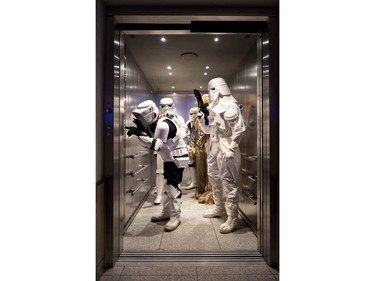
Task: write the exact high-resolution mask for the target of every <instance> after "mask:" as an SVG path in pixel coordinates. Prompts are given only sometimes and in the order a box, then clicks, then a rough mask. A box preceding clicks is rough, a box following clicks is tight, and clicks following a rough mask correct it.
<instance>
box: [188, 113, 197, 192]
mask: <svg viewBox="0 0 375 281" xmlns="http://www.w3.org/2000/svg"><path fill="white" fill-rule="evenodd" d="M197 113H198V107H192V108H190V110H189V120H188V121H187V122H186V126H185V128H186V138H185V142H186V144H188V145H189V147H190V148H191V151H189V158H190V160H189V172H190V180H191V183H190V185H188V186H187V187H186V188H185V189H187V190H189V189H193V188H196V187H197V173H196V170H195V157H194V154H195V151H194V149H193V148H194V146H195V145H196V143H197V141H198V139H199V131H198V130H197V129H196V127H195V126H194V122H195V119H196V118H197Z"/></svg>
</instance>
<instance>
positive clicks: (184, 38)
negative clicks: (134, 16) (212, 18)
mask: <svg viewBox="0 0 375 281" xmlns="http://www.w3.org/2000/svg"><path fill="white" fill-rule="evenodd" d="M162 38H165V40H166V41H165V42H163V41H161V39H162ZM216 39H218V41H216ZM115 44H116V45H118V46H117V47H116V46H115V50H117V51H118V54H117V56H116V55H115V70H114V76H115V78H117V77H118V85H117V87H118V89H119V100H120V102H119V111H118V112H120V113H123V114H122V115H121V114H120V122H121V124H122V125H121V126H122V127H124V126H131V125H132V116H131V111H132V109H134V107H135V106H136V105H137V104H138V103H140V102H142V101H143V100H145V99H151V100H153V101H155V103H156V104H157V105H158V104H159V101H160V99H161V98H163V97H171V98H172V99H173V100H174V101H175V104H176V108H177V114H179V115H181V116H183V118H184V119H185V121H187V118H188V112H189V109H190V108H191V107H193V106H196V101H195V98H194V95H193V89H199V90H200V91H201V93H202V94H204V93H206V92H207V89H206V87H207V82H208V81H209V80H210V79H212V78H215V77H223V78H224V79H225V80H226V81H227V83H228V85H229V87H230V89H231V92H232V94H233V96H234V97H235V98H236V99H237V101H238V103H239V104H241V106H242V108H243V117H244V120H245V122H246V127H247V130H246V133H245V136H244V138H243V140H242V142H241V144H240V149H241V153H242V186H241V190H242V192H241V196H240V204H239V205H240V213H241V226H240V228H239V229H238V230H236V231H235V232H233V233H230V234H226V235H222V234H218V233H217V232H215V229H216V230H218V228H219V226H220V223H222V222H221V221H220V219H202V218H201V212H203V210H204V208H210V207H212V205H211V206H210V205H205V204H199V203H198V202H197V201H196V200H195V199H192V192H191V191H186V190H184V186H186V185H188V183H189V171H188V170H187V169H186V170H185V172H184V178H183V182H182V190H183V204H182V213H181V216H182V225H181V226H180V227H179V228H178V229H177V230H175V231H174V232H172V233H169V234H168V235H164V230H163V225H162V224H155V223H151V222H150V219H149V218H150V217H151V216H152V215H154V214H155V212H156V213H157V212H160V207H161V206H155V205H153V199H154V196H155V195H154V186H155V170H156V161H155V157H154V156H153V153H152V152H150V151H148V150H147V149H145V148H142V147H140V145H139V143H138V142H137V140H136V138H134V137H133V138H128V137H127V136H126V131H125V130H124V131H123V134H122V136H120V138H121V139H122V140H123V142H120V147H119V153H120V155H123V159H124V160H123V161H120V162H121V163H122V165H120V166H121V168H120V169H122V170H123V172H122V171H121V170H120V180H119V182H120V194H121V196H120V222H121V229H122V230H123V240H122V249H123V252H122V256H131V255H144V256H149V255H150V254H153V255H157V254H158V253H162V252H170V253H171V252H173V253H181V252H184V253H185V254H186V253H188V252H189V253H191V252H194V253H202V252H206V253H207V252H210V253H216V254H220V255H223V254H225V253H227V254H231V255H233V253H234V252H236V253H238V252H244V253H248V254H249V253H251V254H252V255H254V253H258V249H259V232H258V227H259V215H260V204H258V198H259V196H260V180H258V179H260V178H261V177H260V175H259V174H258V171H259V169H258V167H259V165H260V159H261V157H259V153H261V148H260V145H259V144H260V143H261V142H260V136H261V133H260V132H259V130H261V126H260V125H259V124H260V122H261V116H259V115H258V114H257V112H259V108H261V106H262V104H261V100H262V99H261V98H259V96H260V95H261V85H262V81H261V77H262V74H263V65H262V59H261V58H262V48H261V47H262V37H261V36H260V34H248V33H241V34H228V33H226V34H220V33H216V34H199V35H197V34H190V33H189V34H171V32H168V33H163V32H160V33H158V34H155V33H153V34H152V35H150V34H144V32H142V33H141V34H137V33H136V32H131V33H130V34H129V32H126V31H120V32H119V33H118V41H117V43H116V42H115ZM220 44H221V45H220ZM166 46H168V47H166ZM168 57H170V58H169V59H168ZM117 58H118V66H117V67H116V60H117ZM169 68H170V69H169ZM197 73H199V74H198V75H197ZM115 81H116V79H115ZM121 158H122V157H121ZM121 175H123V177H121ZM193 211H194V212H193ZM184 215H186V216H185V218H184ZM184 219H185V227H186V228H185V229H184V228H183V226H184ZM179 229H180V230H181V231H182V232H181V234H180V235H179V234H178V230H179ZM209 233H211V234H212V237H213V238H212V239H211V238H210V235H209ZM202 235H203V236H202ZM192 237H194V238H199V237H201V238H202V239H198V240H195V241H196V242H193V243H188V241H189V240H190V241H194V239H191V238H192ZM163 238H164V240H163ZM204 239H207V241H206V242H205V241H204ZM214 239H216V242H215V241H214ZM175 241H178V243H177V244H176V245H174V244H173V243H174V242H175ZM212 242H214V243H212ZM215 243H216V244H215ZM171 245H172V246H171ZM179 245H180V246H179ZM189 245H190V246H189Z"/></svg>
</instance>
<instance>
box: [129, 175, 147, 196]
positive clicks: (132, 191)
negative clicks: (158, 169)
mask: <svg viewBox="0 0 375 281" xmlns="http://www.w3.org/2000/svg"><path fill="white" fill-rule="evenodd" d="M146 181H148V179H144V178H138V179H137V183H136V184H135V185H133V186H132V188H131V189H130V190H129V192H131V194H132V196H134V194H135V193H136V192H138V190H139V189H140V188H141V187H142V186H143V185H144V184H145V182H146ZM137 185H138V187H137V188H134V187H136V186H137Z"/></svg>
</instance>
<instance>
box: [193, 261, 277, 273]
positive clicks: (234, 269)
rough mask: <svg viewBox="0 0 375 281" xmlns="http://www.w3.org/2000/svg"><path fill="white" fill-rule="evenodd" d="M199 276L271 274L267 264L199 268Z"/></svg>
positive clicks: (255, 263)
mask: <svg viewBox="0 0 375 281" xmlns="http://www.w3.org/2000/svg"><path fill="white" fill-rule="evenodd" d="M197 273H198V275H251V274H253V275H260V274H263V275H264V274H266V275H267V274H271V271H270V270H269V268H268V266H267V264H266V263H263V262H262V263H257V262H254V263H248V264H246V265H241V266H238V265H235V264H234V265H231V266H197Z"/></svg>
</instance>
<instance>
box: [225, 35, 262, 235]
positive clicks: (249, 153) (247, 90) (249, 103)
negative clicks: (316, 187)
mask: <svg viewBox="0 0 375 281" xmlns="http://www.w3.org/2000/svg"><path fill="white" fill-rule="evenodd" d="M252 39H253V41H252V47H251V49H250V50H249V52H248V54H247V55H246V57H245V58H244V60H243V63H242V65H241V67H240V70H239V71H238V72H237V73H235V74H234V75H233V78H232V79H231V80H230V81H229V83H228V84H229V87H230V89H231V92H232V94H233V96H234V97H235V98H236V99H237V101H238V103H239V104H240V105H241V106H242V108H243V117H244V121H245V123H246V132H245V135H244V137H243V139H242V141H241V143H240V150H241V155H242V158H241V164H242V194H241V197H240V203H239V206H240V210H241V212H242V213H243V215H244V216H245V218H246V220H247V221H248V222H249V223H250V224H251V226H252V227H253V230H254V232H255V234H257V231H258V223H257V221H258V220H257V215H258V211H257V210H258V206H257V199H258V178H260V177H259V175H258V168H257V166H258V151H257V135H258V134H257V129H258V120H257V108H258V107H257V101H258V97H257V95H258V93H259V85H258V70H259V65H258V60H257V54H258V52H257V36H256V35H254V38H252Z"/></svg>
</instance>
